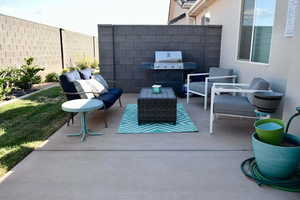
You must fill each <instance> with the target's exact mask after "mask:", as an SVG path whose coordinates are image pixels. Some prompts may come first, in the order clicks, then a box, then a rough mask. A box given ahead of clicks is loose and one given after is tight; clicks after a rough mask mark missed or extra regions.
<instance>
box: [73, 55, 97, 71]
mask: <svg viewBox="0 0 300 200" xmlns="http://www.w3.org/2000/svg"><path fill="white" fill-rule="evenodd" d="M98 65H99V63H98V61H97V60H96V59H94V58H91V57H89V56H85V55H84V56H82V57H81V58H80V59H79V60H78V61H77V62H76V67H78V68H79V69H86V68H93V69H96V68H97V67H98Z"/></svg>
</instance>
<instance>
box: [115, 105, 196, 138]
mask: <svg viewBox="0 0 300 200" xmlns="http://www.w3.org/2000/svg"><path fill="white" fill-rule="evenodd" d="M196 131H198V129H197V127H196V126H195V125H194V123H193V122H192V120H191V118H190V116H189V115H188V113H187V112H186V111H185V109H184V107H183V105H182V104H177V123H176V125H173V124H170V123H149V124H142V125H138V121H137V105H136V104H128V105H127V107H126V109H125V111H124V114H123V117H122V120H121V123H120V127H119V130H118V133H122V134H129V133H135V134H137V133H175V132H176V133H183V132H196Z"/></svg>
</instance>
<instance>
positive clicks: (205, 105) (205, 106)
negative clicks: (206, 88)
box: [204, 95, 207, 110]
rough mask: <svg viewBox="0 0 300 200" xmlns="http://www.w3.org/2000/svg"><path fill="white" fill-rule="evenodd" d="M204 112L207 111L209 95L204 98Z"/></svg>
mask: <svg viewBox="0 0 300 200" xmlns="http://www.w3.org/2000/svg"><path fill="white" fill-rule="evenodd" d="M204 110H207V95H205V96H204Z"/></svg>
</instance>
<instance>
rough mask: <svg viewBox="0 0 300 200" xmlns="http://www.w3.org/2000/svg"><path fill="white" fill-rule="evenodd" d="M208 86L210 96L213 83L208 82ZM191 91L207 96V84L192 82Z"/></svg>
mask: <svg viewBox="0 0 300 200" xmlns="http://www.w3.org/2000/svg"><path fill="white" fill-rule="evenodd" d="M207 86H208V94H210V92H211V88H212V86H213V83H211V82H208V85H207ZM190 90H192V91H195V92H199V93H202V94H205V82H191V83H190Z"/></svg>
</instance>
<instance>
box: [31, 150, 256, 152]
mask: <svg viewBox="0 0 300 200" xmlns="http://www.w3.org/2000/svg"><path fill="white" fill-rule="evenodd" d="M35 151H39V152H49V151H52V152H56V151H57V152H60V151H61V152H66V151H70V152H72V151H87V152H89V151H90V152H92V151H127V152H130V151H132V152H133V151H144V152H146V151H149V152H150V151H165V152H168V151H169V152H178V151H181V152H193V151H195V152H197V151H198V152H201V151H203V152H208V151H211V152H239V151H247V152H252V150H249V149H83V150H80V149H69V150H68V149H36V150H35Z"/></svg>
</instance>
